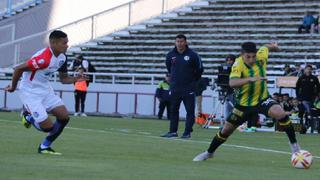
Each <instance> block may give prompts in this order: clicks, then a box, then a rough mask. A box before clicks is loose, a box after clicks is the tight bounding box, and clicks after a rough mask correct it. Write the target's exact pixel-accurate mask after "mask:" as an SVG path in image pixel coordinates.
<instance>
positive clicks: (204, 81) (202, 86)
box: [195, 78, 210, 116]
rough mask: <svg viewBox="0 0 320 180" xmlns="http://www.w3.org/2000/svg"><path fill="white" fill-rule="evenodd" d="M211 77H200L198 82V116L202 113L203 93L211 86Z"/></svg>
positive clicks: (196, 89) (196, 93) (196, 92)
mask: <svg viewBox="0 0 320 180" xmlns="http://www.w3.org/2000/svg"><path fill="white" fill-rule="evenodd" d="M209 82H210V79H209V78H200V79H199V80H198V81H197V82H196V88H195V95H196V102H197V116H201V115H202V93H203V91H205V90H206V89H207V86H209Z"/></svg>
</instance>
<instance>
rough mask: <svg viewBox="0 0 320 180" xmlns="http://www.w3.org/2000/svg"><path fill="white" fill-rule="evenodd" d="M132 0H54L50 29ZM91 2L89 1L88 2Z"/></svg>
mask: <svg viewBox="0 0 320 180" xmlns="http://www.w3.org/2000/svg"><path fill="white" fill-rule="evenodd" d="M130 1H132V0H90V1H88V0H67V1H66V0H52V6H51V12H50V14H51V17H54V18H51V19H50V21H49V24H48V29H52V28H55V27H58V26H61V25H64V24H68V23H71V22H73V21H76V20H78V19H81V18H84V17H87V16H90V15H93V14H96V13H99V12H102V11H104V10H107V9H111V8H113V7H116V6H119V5H121V4H123V3H126V2H130ZM88 2H89V3H88Z"/></svg>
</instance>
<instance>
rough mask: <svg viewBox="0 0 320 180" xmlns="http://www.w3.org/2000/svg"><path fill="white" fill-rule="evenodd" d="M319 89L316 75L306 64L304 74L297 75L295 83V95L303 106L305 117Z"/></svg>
mask: <svg viewBox="0 0 320 180" xmlns="http://www.w3.org/2000/svg"><path fill="white" fill-rule="evenodd" d="M319 91H320V85H319V80H318V78H317V77H316V76H314V75H312V66H311V65H306V67H305V68H304V74H303V75H302V76H301V77H299V79H298V81H297V84H296V95H297V98H298V99H299V100H300V101H302V104H303V105H304V107H305V110H306V113H307V116H306V117H308V115H310V111H311V106H312V103H313V101H314V100H315V98H316V96H317V95H318V93H319Z"/></svg>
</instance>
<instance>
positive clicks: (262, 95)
mask: <svg viewBox="0 0 320 180" xmlns="http://www.w3.org/2000/svg"><path fill="white" fill-rule="evenodd" d="M241 49H242V50H241V56H240V57H239V58H237V59H236V61H235V63H234V64H233V66H232V70H231V74H230V81H229V85H230V87H232V88H234V89H235V94H236V103H235V106H234V108H233V110H232V113H231V114H230V115H229V116H228V118H227V121H226V123H225V124H224V126H223V128H222V129H221V130H220V131H219V132H218V133H217V134H216V136H215V137H214V138H213V140H212V142H211V144H210V147H209V148H208V150H207V151H205V152H203V153H201V154H199V155H197V156H196V157H195V158H194V159H193V161H203V160H206V159H208V158H212V157H213V154H214V152H215V150H216V149H217V148H218V147H219V146H220V145H221V144H223V143H224V142H225V141H226V140H227V138H228V137H229V136H230V135H231V134H232V133H233V131H234V130H235V129H236V128H237V127H238V126H239V125H241V124H242V123H244V122H245V121H246V120H248V119H252V117H254V116H256V115H257V114H258V113H263V114H265V115H266V116H269V117H272V118H274V119H276V120H277V121H279V124H280V125H281V126H283V127H284V130H285V132H286V134H287V136H288V138H289V141H290V147H291V151H292V153H294V152H297V151H299V150H300V147H299V145H298V143H297V140H296V136H295V132H294V129H293V126H292V124H291V121H290V120H289V117H288V116H287V115H286V113H285V111H284V110H283V109H282V107H281V106H280V105H279V104H278V103H277V102H276V101H274V100H273V99H272V98H271V97H270V96H269V93H268V89H267V76H266V67H267V61H268V55H269V51H278V50H279V48H278V45H277V44H276V43H272V44H266V45H264V46H262V47H261V48H260V49H259V50H258V51H257V49H256V44H255V43H252V42H245V43H243V44H242V46H241Z"/></svg>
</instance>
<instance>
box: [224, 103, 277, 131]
mask: <svg viewBox="0 0 320 180" xmlns="http://www.w3.org/2000/svg"><path fill="white" fill-rule="evenodd" d="M275 104H279V103H278V102H277V101H275V100H273V99H272V98H271V97H269V98H267V99H265V100H263V101H261V103H259V104H258V105H257V106H240V105H237V104H236V105H235V106H234V108H233V110H232V113H230V115H229V116H228V118H227V121H228V122H229V123H231V124H233V125H236V126H240V125H241V124H243V123H244V122H246V121H247V120H250V119H252V118H254V117H256V116H257V115H258V114H264V115H265V116H268V111H269V109H270V108H271V106H273V105H275Z"/></svg>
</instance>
